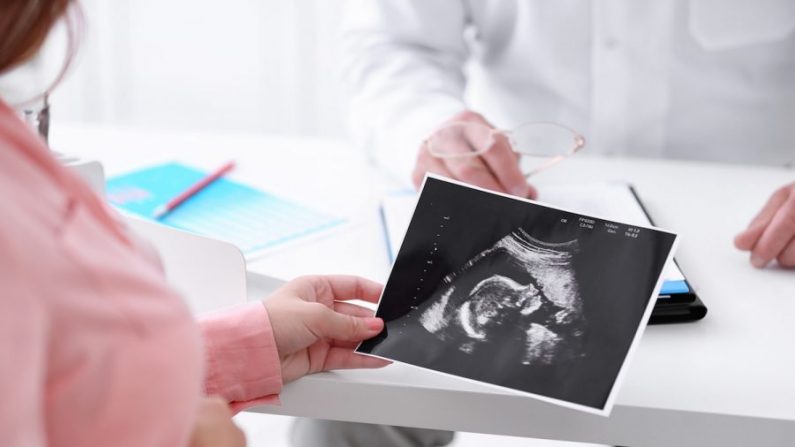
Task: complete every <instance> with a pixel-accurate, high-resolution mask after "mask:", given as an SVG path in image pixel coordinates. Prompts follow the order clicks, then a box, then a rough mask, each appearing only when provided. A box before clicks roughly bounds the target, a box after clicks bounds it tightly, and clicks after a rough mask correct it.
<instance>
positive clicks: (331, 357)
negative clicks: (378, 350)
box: [323, 347, 392, 371]
mask: <svg viewBox="0 0 795 447" xmlns="http://www.w3.org/2000/svg"><path fill="white" fill-rule="evenodd" d="M390 363H392V362H390V361H389V360H384V359H379V358H377V357H371V356H368V355H362V354H357V353H355V352H353V351H351V350H350V349H347V348H342V347H332V348H331V349H329V351H328V355H327V356H326V361H325V363H324V364H323V370H324V371H328V370H332V369H354V368H382V367H384V366H387V365H389V364H390Z"/></svg>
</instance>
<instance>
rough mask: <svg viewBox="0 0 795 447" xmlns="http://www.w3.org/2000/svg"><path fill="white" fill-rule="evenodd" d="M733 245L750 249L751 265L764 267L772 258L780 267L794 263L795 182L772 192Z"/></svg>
mask: <svg viewBox="0 0 795 447" xmlns="http://www.w3.org/2000/svg"><path fill="white" fill-rule="evenodd" d="M734 245H735V246H736V247H737V248H739V249H740V250H744V251H750V252H751V264H753V265H754V267H757V268H764V267H765V266H766V265H768V264H769V263H770V262H771V261H772V260H774V259H775V260H777V261H778V264H779V265H781V266H782V267H789V268H793V267H795V183H791V184H789V185H786V186H784V187H782V188H779V189H778V190H777V191H776V192H775V193H773V195H772V196H771V197H770V199H769V200H768V201H767V204H765V206H764V207H763V208H762V211H760V212H759V214H758V215H757V216H756V217H755V218H754V220H753V221H751V224H750V225H748V228H747V229H746V230H745V231H743V232H742V233H740V234H738V235H737V236H736V237H735V238H734Z"/></svg>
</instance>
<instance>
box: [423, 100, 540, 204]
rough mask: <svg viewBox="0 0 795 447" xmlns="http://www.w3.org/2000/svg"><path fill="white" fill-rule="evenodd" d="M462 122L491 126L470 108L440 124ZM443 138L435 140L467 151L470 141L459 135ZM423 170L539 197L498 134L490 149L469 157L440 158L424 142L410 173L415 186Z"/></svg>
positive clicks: (530, 196)
mask: <svg viewBox="0 0 795 447" xmlns="http://www.w3.org/2000/svg"><path fill="white" fill-rule="evenodd" d="M464 122H468V123H475V124H479V125H483V126H487V127H488V128H492V129H493V128H494V126H492V125H491V124H490V123H489V122H488V121H486V119H485V118H483V117H482V116H481V115H480V114H478V113H475V112H472V111H469V110H467V111H464V112H461V113H458V114H456V115H455V116H453V117H451V118H450V119H449V120H447V121H446V122H445V123H443V124H442V125H444V124H449V123H464ZM442 138H443V139H445V140H446V141H440V142H439V141H437V142H438V143H440V144H443V145H446V146H447V147H448V148H449V151H450V152H460V153H466V152H469V151H470V147H471V146H472V144H473V143H472V142H471V141H467V139H466V138H465V137H464V136H463V135H461V134H448V135H445V136H443V137H442ZM426 172H431V173H435V174H440V175H444V176H446V177H450V178H453V179H456V180H461V181H463V182H466V183H470V184H473V185H476V186H480V187H482V188H487V189H490V190H492V191H497V192H503V193H507V194H513V195H515V196H519V197H525V198H530V199H535V198H536V197H537V196H538V193H537V191H536V189H535V188H533V187H532V186H531V185H529V184H528V183H527V179H525V176H524V174H522V171H521V170H520V167H519V156H518V155H517V154H516V153H515V152H514V151H512V150H511V148H510V146H509V145H508V142H507V141H506V140H505V139H504V138H501V137H500V138H495V140H494V143H493V145H492V146H491V147H490V148H489V150H487V151H486V152H484V153H482V154H480V155H477V156H471V157H455V158H439V157H436V156H434V155H433V154H431V153H430V151H428V148H427V147H426V144H424V143H423V144H422V145H421V146H420V148H419V152H418V154H417V161H416V163H415V165H414V172H413V173H412V181H413V182H414V186H415V187H416V188H419V187H420V185H421V184H422V180H423V178H425V173H426Z"/></svg>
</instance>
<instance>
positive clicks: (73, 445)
mask: <svg viewBox="0 0 795 447" xmlns="http://www.w3.org/2000/svg"><path fill="white" fill-rule="evenodd" d="M108 150H113V148H108ZM202 339H203V341H204V346H203V347H202ZM281 385H282V383H281V371H280V364H279V358H278V355H277V352H276V345H275V342H274V339H273V334H272V331H271V326H270V322H269V320H268V315H267V313H266V311H265V307H264V306H263V305H262V304H261V303H250V304H248V305H245V306H241V307H239V308H235V309H231V310H229V311H226V312H221V313H217V314H215V315H213V316H210V317H208V318H206V319H204V320H202V321H200V322H199V324H198V325H197V324H196V322H195V321H194V320H193V319H192V318H191V315H190V314H189V312H188V309H187V307H186V305H185V304H184V303H183V302H182V301H181V299H180V297H179V296H178V295H177V294H176V293H175V292H174V290H172V289H171V288H170V287H169V286H168V284H166V281H165V279H164V275H163V272H162V270H161V267H160V264H159V262H158V260H157V259H156V256H154V255H153V252H152V251H151V250H148V249H147V247H146V246H145V245H143V244H141V243H140V242H139V241H137V240H135V238H134V237H133V236H132V235H131V234H128V233H127V231H126V229H125V228H124V226H123V225H122V224H120V223H119V221H118V219H117V217H116V216H115V215H114V213H113V212H112V211H111V210H109V209H108V208H107V207H106V206H105V205H104V203H103V202H102V201H101V200H100V199H99V198H98V197H97V196H96V195H94V194H93V193H92V191H91V190H90V189H89V188H88V186H87V185H86V184H84V183H83V182H82V181H80V180H79V179H78V178H77V177H76V176H75V175H73V174H72V173H71V172H70V171H68V170H67V169H65V168H63V167H62V166H60V164H59V163H58V162H57V161H56V160H54V159H53V158H52V156H51V155H50V153H49V152H48V150H47V148H46V147H45V146H44V145H43V143H42V142H41V141H40V139H39V138H38V137H37V136H36V135H34V134H33V133H32V132H30V131H29V130H28V128H27V126H26V125H25V124H24V123H23V122H22V121H21V120H20V119H19V118H18V117H17V116H16V114H15V112H14V111H12V110H11V109H10V108H9V107H8V106H7V105H6V104H4V103H2V102H0V446H8V447H14V446H24V447H38V446H69V447H78V446H111V445H112V446H135V447H143V446H164V447H165V446H168V447H172V446H182V445H186V444H187V442H188V438H189V436H190V432H191V429H192V427H193V422H194V418H195V413H196V409H197V407H198V401H199V399H200V397H201V396H202V395H203V394H208V395H221V396H223V397H225V398H226V399H227V400H228V401H230V402H232V403H233V406H234V407H235V408H236V409H240V408H241V407H245V406H247V405H252V404H254V403H264V402H268V401H271V402H272V401H275V400H276V397H275V395H276V394H278V393H279V391H280V390H281Z"/></svg>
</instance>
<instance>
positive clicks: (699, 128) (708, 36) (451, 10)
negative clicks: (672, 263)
mask: <svg viewBox="0 0 795 447" xmlns="http://www.w3.org/2000/svg"><path fill="white" fill-rule="evenodd" d="M346 8H347V9H346V12H345V19H344V22H343V34H342V42H343V52H342V60H341V63H342V73H343V76H344V78H345V80H346V81H347V83H348V85H349V86H350V87H351V90H352V91H351V93H352V104H351V129H352V131H353V134H354V136H355V137H356V140H357V141H358V142H359V143H360V144H361V145H363V146H364V147H366V148H367V149H368V150H369V151H371V153H372V154H373V155H374V158H375V159H376V160H377V161H378V162H379V163H381V164H382V165H384V167H386V168H387V169H389V170H390V171H391V172H393V173H394V174H396V175H398V176H400V177H401V178H403V179H407V178H408V176H409V174H410V172H411V169H412V166H413V164H414V161H415V158H416V153H417V149H418V147H419V145H420V143H421V141H422V139H423V138H424V137H425V136H427V134H428V133H429V132H430V131H431V130H433V128H435V127H436V126H438V125H439V124H440V123H441V122H442V121H444V120H446V119H448V118H449V117H450V116H451V115H453V114H455V113H457V112H459V111H461V110H463V109H465V108H466V109H472V110H475V111H477V112H480V113H482V114H483V115H484V116H485V117H486V118H487V119H488V120H490V121H491V122H492V123H494V124H495V125H496V126H497V127H501V128H507V127H511V126H515V125H517V124H520V123H522V122H525V121H532V120H541V121H550V120H551V121H557V122H560V123H563V124H566V125H568V126H569V127H572V128H574V129H577V130H578V131H580V132H581V133H582V134H583V135H585V136H586V139H587V141H588V145H587V150H586V151H583V154H586V153H590V154H601V155H610V154H614V155H628V156H650V157H670V158H686V159H701V160H715V161H726V162H745V163H764V164H774V165H790V166H791V165H792V164H793V162H795V0H600V1H592V2H591V1H585V0H359V1H357V0H352V1H349V2H348V4H347V5H346ZM578 156H579V155H578Z"/></svg>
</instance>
